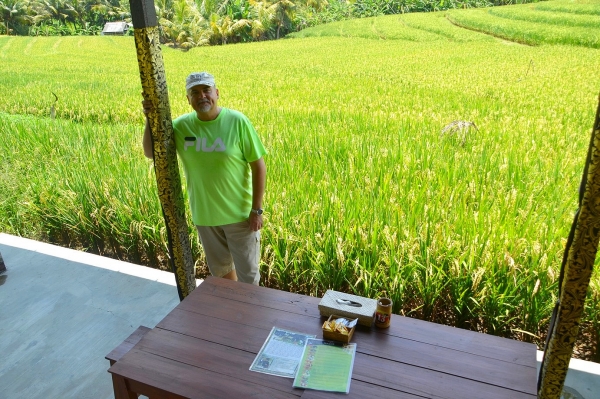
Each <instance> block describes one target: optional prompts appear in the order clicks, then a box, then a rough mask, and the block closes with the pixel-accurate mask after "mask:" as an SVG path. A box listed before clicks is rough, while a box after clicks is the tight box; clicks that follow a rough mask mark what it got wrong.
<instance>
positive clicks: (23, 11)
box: [0, 0, 31, 35]
mask: <svg viewBox="0 0 600 399" xmlns="http://www.w3.org/2000/svg"><path fill="white" fill-rule="evenodd" d="M29 12H30V6H29V2H28V1H27V0H0V22H2V25H3V26H4V30H5V32H6V34H7V35H10V34H11V33H12V34H19V35H26V34H27V32H28V30H29V25H30V24H31V17H30V16H29V15H28V14H29Z"/></svg>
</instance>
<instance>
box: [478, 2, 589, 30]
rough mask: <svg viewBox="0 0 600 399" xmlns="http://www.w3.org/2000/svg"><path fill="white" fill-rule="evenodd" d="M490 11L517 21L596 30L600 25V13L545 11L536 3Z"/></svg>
mask: <svg viewBox="0 0 600 399" xmlns="http://www.w3.org/2000/svg"><path fill="white" fill-rule="evenodd" d="M538 4H539V3H538ZM488 12H489V13H490V14H491V15H493V16H496V17H499V18H506V19H511V20H517V21H527V22H539V23H544V24H550V25H556V26H572V27H583V28H591V29H596V30H597V29H598V27H599V26H600V14H599V15H589V14H574V13H565V12H558V11H553V12H545V11H541V10H540V9H539V8H538V7H536V6H535V5H530V6H529V8H526V7H521V6H519V7H515V6H506V7H495V8H490V9H489V10H488Z"/></svg>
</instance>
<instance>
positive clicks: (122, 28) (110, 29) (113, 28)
mask: <svg viewBox="0 0 600 399" xmlns="http://www.w3.org/2000/svg"><path fill="white" fill-rule="evenodd" d="M128 30H129V24H128V23H127V22H123V21H120V22H107V23H106V24H105V25H104V29H102V34H103V35H106V34H108V35H110V34H113V35H122V34H124V33H125V32H127V31H128Z"/></svg>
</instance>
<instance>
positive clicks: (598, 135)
mask: <svg viewBox="0 0 600 399" xmlns="http://www.w3.org/2000/svg"><path fill="white" fill-rule="evenodd" d="M599 237H600V98H599V104H598V110H597V111H596V119H595V121H594V128H593V130H592V137H591V139H590V145H589V149H588V155H587V160H586V164H585V167H584V171H583V177H582V180H581V186H580V188H579V210H578V211H577V214H576V215H575V220H574V221H573V226H572V228H571V233H570V234H569V239H568V241H567V246H566V249H565V253H564V257H563V266H562V270H561V278H560V280H559V285H560V286H559V290H560V291H559V302H558V303H557V306H556V309H555V311H554V314H553V317H552V322H551V323H550V328H549V331H548V340H547V344H546V349H545V352H544V360H543V362H542V367H541V369H540V377H539V380H538V398H539V399H559V398H560V396H561V393H562V390H563V386H564V383H565V378H566V376H567V371H568V369H569V362H570V361H571V355H572V353H573V347H574V346H575V340H576V339H577V335H578V333H579V321H580V319H581V314H582V313H583V308H584V303H585V298H586V294H587V289H588V286H589V283H590V278H591V276H592V271H593V268H594V261H595V260H596V252H597V251H598V241H599Z"/></svg>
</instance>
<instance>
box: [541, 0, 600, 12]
mask: <svg viewBox="0 0 600 399" xmlns="http://www.w3.org/2000/svg"><path fill="white" fill-rule="evenodd" d="M535 9H536V10H540V11H553V12H564V13H571V14H587V15H600V4H598V1H596V0H554V1H542V2H539V3H536V4H535Z"/></svg>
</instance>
